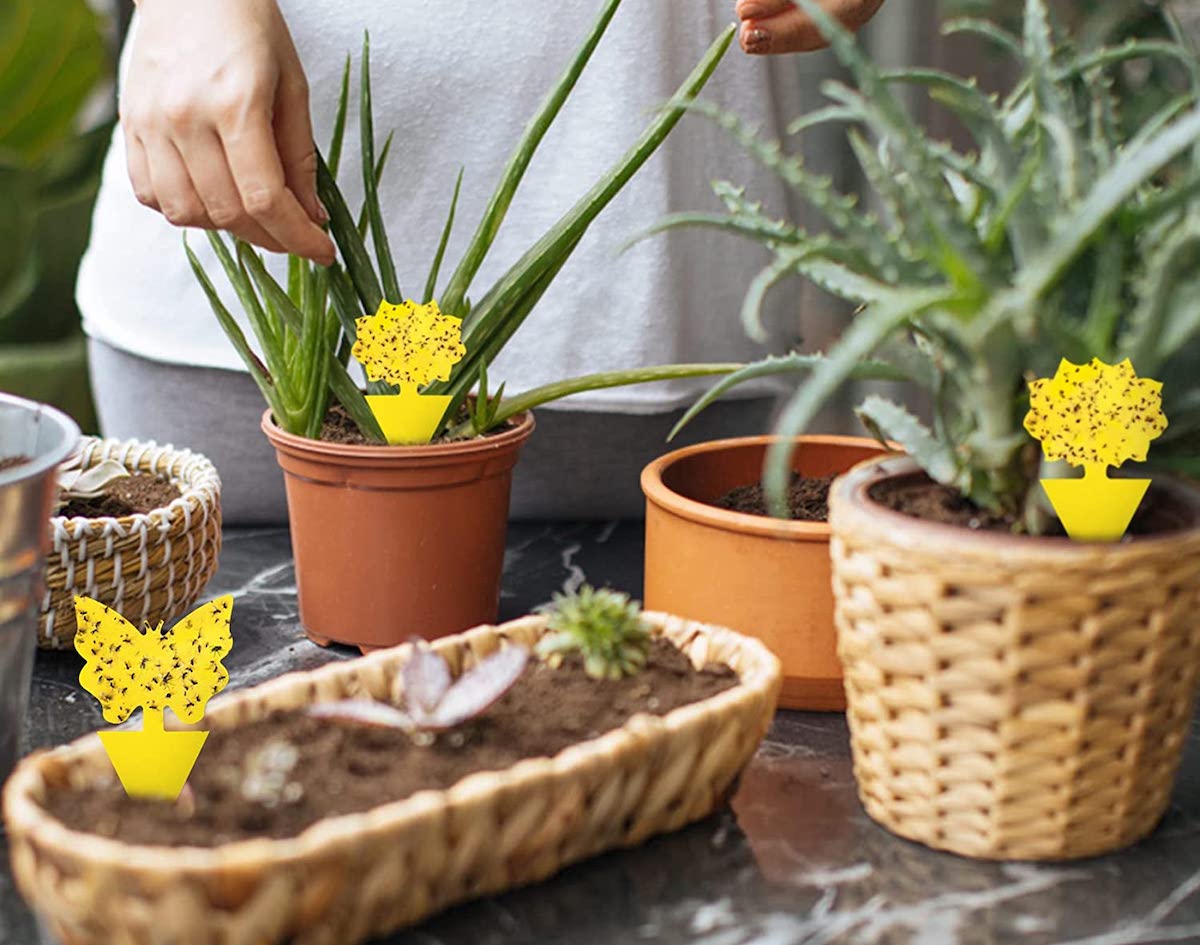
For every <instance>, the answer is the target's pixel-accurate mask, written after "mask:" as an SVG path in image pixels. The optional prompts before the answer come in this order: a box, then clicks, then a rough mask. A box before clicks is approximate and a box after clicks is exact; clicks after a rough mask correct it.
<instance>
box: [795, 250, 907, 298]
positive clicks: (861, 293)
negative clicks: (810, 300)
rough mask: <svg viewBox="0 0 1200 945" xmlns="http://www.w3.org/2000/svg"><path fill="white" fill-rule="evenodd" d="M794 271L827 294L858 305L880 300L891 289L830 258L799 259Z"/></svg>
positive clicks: (887, 294) (889, 292)
mask: <svg viewBox="0 0 1200 945" xmlns="http://www.w3.org/2000/svg"><path fill="white" fill-rule="evenodd" d="M796 271H797V272H799V273H800V274H801V275H802V276H804V277H805V278H806V279H808V280H809V281H810V282H812V283H813V284H814V285H816V286H817V287H818V288H821V289H824V290H825V291H826V292H828V293H829V294H830V295H834V296H837V297H838V298H840V299H845V300H847V301H849V302H855V303H857V304H860V305H867V304H872V303H874V302H879V301H882V300H883V299H884V298H887V297H888V296H889V295H890V294H891V292H892V288H893V287H892V286H890V285H888V284H887V283H885V282H880V281H878V280H877V279H872V278H871V277H870V276H864V275H862V274H861V273H859V272H856V271H854V270H853V269H851V268H850V267H848V266H846V265H844V264H842V263H840V262H837V261H836V260H832V259H826V258H807V259H801V260H798V261H797V263H796Z"/></svg>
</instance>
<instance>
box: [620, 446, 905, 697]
mask: <svg viewBox="0 0 1200 945" xmlns="http://www.w3.org/2000/svg"><path fill="white" fill-rule="evenodd" d="M774 440H775V437H771V436H754V437H744V438H740V439H732V440H716V441H713V442H710V443H701V444H699V445H697V446H690V447H687V448H685V449H681V450H677V451H675V452H673V453H668V454H667V455H666V456H663V457H660V458H659V459H657V460H655V461H654V462H653V463H651V464H650V465H649V466H647V467H646V468H645V469H644V470H643V471H642V491H643V492H644V493H645V494H646V587H645V593H644V598H645V605H646V607H647V608H648V609H650V610H660V611H664V612H667V613H673V614H680V615H681V616H685V617H687V618H689V619H692V620H699V621H703V622H705V623H713V624H717V625H719V626H724V627H731V628H733V629H735V630H737V631H738V632H740V633H744V634H747V635H748V636H753V637H757V638H758V639H760V640H762V641H763V642H764V643H765V644H766V645H767V646H768V647H770V649H771V650H772V651H773V652H774V653H775V654H776V655H777V656H778V657H779V658H780V660H781V661H782V663H783V689H782V692H781V694H780V698H779V705H780V706H782V707H783V708H788V709H810V710H818V711H832V710H838V711H840V710H842V709H844V708H845V707H846V697H845V693H844V692H843V690H842V668H841V664H840V663H839V662H838V658H837V637H836V633H835V630H834V624H833V591H832V586H831V583H830V566H829V526H828V525H827V524H826V523H824V522H796V521H786V520H782V519H775V518H768V517H765V516H759V515H748V514H745V513H742V512H729V511H726V510H724V509H719V508H717V507H715V506H714V505H712V504H711V503H712V502H714V501H715V500H716V499H718V498H720V497H721V496H723V495H724V494H725V493H727V492H729V491H730V490H731V489H735V488H737V487H738V486H744V485H746V484H747V483H751V482H755V481H757V480H758V479H760V478H761V476H762V469H763V460H764V458H765V455H766V450H767V447H768V446H769V445H770V444H771V443H772V442H773V441H774ZM797 444H798V445H797V449H796V452H795V455H794V456H793V458H792V465H793V468H794V469H795V470H796V471H797V472H800V473H802V474H803V475H805V476H829V475H839V474H841V473H843V472H845V471H847V470H848V469H850V468H851V467H852V466H854V465H856V464H857V463H859V462H862V461H863V460H866V459H870V458H872V457H874V456H878V455H880V454H881V453H882V452H883V449H882V448H881V447H880V446H879V444H878V443H877V442H875V441H874V440H869V439H865V438H861V437H851V436H804V437H799V438H797Z"/></svg>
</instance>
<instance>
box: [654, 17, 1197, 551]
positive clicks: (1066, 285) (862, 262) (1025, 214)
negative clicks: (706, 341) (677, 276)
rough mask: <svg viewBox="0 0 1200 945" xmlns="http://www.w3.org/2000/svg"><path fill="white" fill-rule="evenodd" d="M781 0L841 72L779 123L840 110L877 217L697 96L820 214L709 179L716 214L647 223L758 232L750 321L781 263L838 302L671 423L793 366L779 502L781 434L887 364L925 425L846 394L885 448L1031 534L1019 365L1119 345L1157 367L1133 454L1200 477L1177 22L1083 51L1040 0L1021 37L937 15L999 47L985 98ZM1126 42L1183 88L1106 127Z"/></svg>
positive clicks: (1191, 120) (754, 330) (1188, 96)
mask: <svg viewBox="0 0 1200 945" xmlns="http://www.w3.org/2000/svg"><path fill="white" fill-rule="evenodd" d="M798 2H799V3H801V5H802V6H803V7H804V8H805V9H806V10H808V11H809V12H810V14H811V15H812V16H813V18H814V20H815V21H816V22H817V23H818V24H819V26H820V28H821V29H822V30H823V32H824V33H825V35H826V36H827V37H828V39H829V40H830V41H831V44H832V46H833V49H834V50H835V52H836V54H837V56H838V57H839V58H840V60H841V62H842V63H843V64H844V65H845V66H846V67H847V69H848V70H849V72H850V73H851V74H852V76H853V78H854V86H850V85H847V84H843V83H840V82H830V83H827V84H826V85H825V86H824V91H825V94H826V95H827V97H828V99H829V104H828V105H827V106H825V107H823V108H821V109H819V110H817V111H815V112H814V113H812V114H809V115H807V116H805V117H803V118H801V119H800V120H799V121H798V122H796V124H795V125H794V126H793V131H795V132H797V133H800V132H802V130H803V129H804V128H806V127H811V126H813V125H815V124H817V123H822V122H842V123H845V124H846V125H848V129H849V130H848V135H849V140H850V144H851V146H852V147H853V150H854V153H855V155H856V157H857V160H858V162H859V163H860V165H861V167H862V170H863V172H864V174H865V177H866V179H867V180H868V181H869V184H870V188H871V190H872V197H874V198H875V201H876V202H877V204H878V205H879V207H880V208H881V211H880V216H877V215H876V214H874V213H871V212H868V211H867V210H865V209H864V208H863V207H862V206H861V205H860V204H859V202H858V201H856V200H855V199H854V198H853V197H851V196H848V195H845V194H840V193H837V192H835V190H834V189H833V187H832V184H831V182H830V181H829V180H828V179H825V178H822V177H819V176H817V175H815V174H813V173H812V172H810V171H809V170H808V169H807V168H806V166H805V164H804V162H803V160H802V159H800V158H799V157H795V156H791V155H789V154H787V153H786V152H784V150H783V149H782V148H781V147H780V146H779V144H777V143H774V142H769V141H764V140H763V139H761V138H760V137H759V136H758V135H757V133H756V132H755V131H753V130H752V129H749V128H747V127H746V126H745V125H744V124H743V123H742V122H741V121H739V119H738V118H737V117H736V116H734V115H732V114H729V113H727V112H723V111H720V110H717V109H714V108H711V107H708V106H703V105H698V106H696V107H698V108H701V109H702V110H704V111H706V112H707V113H708V114H709V115H710V116H711V117H712V118H714V119H715V120H716V121H718V122H720V123H721V124H722V125H723V126H724V127H726V128H727V129H728V130H729V131H730V132H731V133H732V134H734V135H735V136H737V137H738V138H739V139H740V140H741V141H742V142H743V143H744V144H745V146H746V147H747V148H748V149H750V151H751V152H752V153H753V154H755V155H756V156H757V157H758V158H759V159H761V160H762V161H763V162H764V163H765V164H767V165H769V166H770V167H772V168H774V169H775V170H776V171H777V172H778V173H779V175H780V176H781V177H782V178H783V179H784V180H785V181H786V182H787V183H788V184H789V185H791V186H792V187H793V188H794V189H795V190H796V191H797V192H798V193H799V194H800V195H801V196H802V197H803V198H805V199H806V200H807V202H808V203H810V204H811V205H812V206H813V207H814V208H815V209H816V210H818V211H820V213H821V214H822V215H823V216H824V218H825V220H826V221H827V223H828V227H827V228H826V229H824V230H823V231H822V232H820V233H811V232H806V231H805V230H803V229H801V228H800V227H798V226H795V225H793V224H791V223H790V222H788V221H786V220H779V219H775V218H773V217H771V216H770V215H769V214H767V213H766V212H765V211H764V209H763V208H762V207H761V206H760V205H759V204H757V203H755V202H753V201H752V200H751V199H749V198H748V197H747V195H745V194H744V192H743V191H742V190H741V189H740V188H737V187H735V186H733V185H731V184H728V183H722V184H718V185H717V188H716V191H717V195H718V197H719V198H720V199H721V201H722V202H723V204H724V206H725V208H726V211H727V212H726V213H718V214H704V213H688V214H683V215H679V216H676V217H672V218H669V219H667V220H665V221H663V222H662V223H661V225H659V226H658V227H655V231H657V230H661V229H664V228H669V227H673V226H694V225H703V226H713V227H719V228H721V229H724V230H727V231H730V232H733V233H736V234H740V235H743V236H747V237H750V238H752V239H755V240H758V241H760V242H761V243H763V244H764V245H765V246H766V247H767V248H768V249H769V250H770V252H771V253H772V256H773V260H772V262H771V264H770V265H769V266H768V267H767V268H766V269H764V270H763V272H762V274H761V275H760V276H759V277H758V278H757V279H756V280H754V282H753V284H752V285H751V286H750V288H749V291H748V293H747V296H746V300H745V304H744V308H743V312H742V315H743V318H744V321H745V324H746V328H747V330H748V331H749V332H750V333H751V334H752V335H760V334H761V333H762V330H763V328H762V324H761V320H760V310H761V305H762V300H763V297H764V296H765V295H766V293H767V292H768V291H769V290H770V289H771V288H772V286H774V285H776V284H777V283H778V282H779V281H781V280H782V279H783V278H784V277H785V276H787V275H789V274H792V273H798V274H801V275H803V276H805V277H807V278H809V279H811V280H813V281H814V282H815V283H817V284H818V285H820V286H821V287H823V288H824V289H826V290H827V291H829V292H830V293H832V294H833V295H835V296H838V297H840V298H842V299H845V300H848V301H850V302H852V303H854V305H855V306H857V309H856V312H855V314H854V315H853V317H852V318H851V320H850V321H849V322H848V324H847V325H846V327H845V329H844V330H843V331H842V333H841V336H840V338H839V339H838V340H837V341H836V342H835V343H834V344H833V345H832V346H831V347H830V349H829V350H828V352H826V353H823V354H814V355H793V356H791V357H788V358H777V359H772V360H770V361H767V362H763V363H761V364H756V365H751V366H749V367H747V368H745V369H744V370H742V371H739V372H735V373H734V374H731V375H730V376H728V377H726V378H724V379H722V380H721V381H720V382H719V383H718V384H717V385H716V386H715V387H714V388H713V389H712V390H711V391H709V393H708V394H706V395H705V396H704V397H703V398H702V399H701V400H700V401H699V402H698V403H697V404H695V405H694V406H693V408H692V410H691V411H690V412H689V413H688V414H687V415H686V416H685V418H684V419H683V421H681V424H682V423H686V422H688V420H690V419H691V418H692V417H694V416H695V414H696V413H697V412H698V411H700V410H702V409H704V407H706V406H707V405H708V404H710V403H712V402H713V401H714V400H715V399H716V398H717V397H719V396H720V395H721V394H723V393H724V392H725V391H727V390H729V389H730V388H731V387H733V386H735V385H736V384H739V383H741V382H742V381H743V380H745V379H748V378H750V377H759V376H763V375H764V374H785V373H792V374H796V375H798V376H799V377H800V378H801V383H800V384H799V387H798V389H797V391H796V392H795V394H794V395H793V397H792V398H791V400H790V402H789V404H788V405H787V407H786V409H785V410H784V412H783V414H782V415H781V419H780V422H779V426H778V432H779V433H780V434H782V435H783V436H784V437H785V438H786V439H784V440H781V441H780V442H779V443H778V444H777V445H776V446H775V447H774V448H773V449H772V450H771V452H770V454H769V456H768V459H767V465H766V469H765V471H764V483H765V485H766V487H767V492H768V495H769V498H770V501H771V505H772V509H773V511H774V512H775V514H778V515H783V514H785V513H784V508H785V506H784V498H783V493H784V488H785V485H786V482H787V477H788V473H789V459H790V454H791V451H792V446H791V442H792V441H791V440H790V437H792V436H794V435H795V434H798V433H800V432H802V431H803V430H804V429H805V428H806V427H807V425H808V424H809V423H810V422H811V421H812V419H813V417H814V416H815V414H816V413H817V411H818V410H819V408H820V407H821V406H822V404H823V403H824V402H825V401H826V400H827V399H828V398H829V397H830V396H831V395H832V394H833V393H834V392H835V391H836V390H837V389H838V388H839V387H840V386H841V385H842V384H843V383H844V382H845V381H847V380H849V379H851V378H856V377H862V378H873V377H880V378H886V379H889V380H895V379H898V378H902V379H904V380H906V381H909V382H911V383H912V384H914V385H919V386H920V387H923V388H925V389H927V390H928V391H930V392H931V394H932V402H933V411H932V413H933V417H932V421H933V422H932V426H927V425H926V424H925V423H923V422H922V421H921V420H919V419H918V418H917V417H916V416H914V415H913V414H912V413H911V412H909V411H908V410H907V409H906V408H905V407H903V406H901V405H900V404H897V403H894V402H892V401H889V400H886V399H883V398H881V397H878V396H871V397H868V398H867V399H866V400H865V401H864V402H863V403H862V404H861V405H860V406H859V407H858V414H859V416H860V417H861V419H862V420H863V422H864V423H865V424H866V426H867V427H868V428H869V429H870V430H872V431H873V432H874V433H875V434H877V435H878V436H879V437H880V438H881V439H889V440H894V441H897V442H899V443H900V444H902V445H903V446H904V448H905V449H907V450H908V452H909V453H911V455H912V456H913V457H914V458H915V459H916V460H917V461H918V462H919V463H920V464H921V466H922V467H923V468H924V470H925V471H926V472H927V473H928V474H929V476H930V477H931V478H932V479H934V480H936V481H937V482H940V483H943V484H945V485H947V486H950V487H952V488H954V489H956V490H958V491H959V492H960V493H961V494H962V495H963V496H965V497H966V498H968V499H970V500H971V501H972V502H974V503H976V504H977V505H978V506H980V507H982V508H986V509H989V510H992V511H996V512H1000V513H1004V514H1006V515H1008V516H1009V517H1010V518H1011V520H1012V521H1013V522H1014V528H1015V529H1016V530H1027V531H1031V532H1035V533H1036V532H1038V531H1040V530H1041V529H1042V528H1043V527H1044V524H1045V521H1046V514H1045V510H1044V508H1043V507H1042V505H1041V502H1040V491H1039V490H1037V489H1035V488H1034V486H1035V485H1036V482H1037V479H1038V477H1039V475H1040V474H1041V473H1040V472H1039V467H1040V465H1041V461H1040V456H1039V451H1038V447H1037V444H1036V443H1035V442H1034V441H1033V440H1032V438H1031V437H1030V436H1029V435H1028V434H1027V433H1026V432H1025V431H1024V430H1023V429H1022V426H1021V418H1022V417H1023V416H1024V414H1025V412H1026V410H1027V407H1028V391H1027V381H1028V379H1030V378H1031V377H1033V376H1039V377H1045V376H1049V375H1051V374H1053V373H1054V370H1055V368H1056V366H1057V365H1058V362H1059V360H1060V359H1061V358H1064V357H1065V358H1069V359H1071V360H1073V361H1075V362H1084V361H1087V360H1089V359H1090V358H1092V357H1099V358H1101V359H1103V360H1105V361H1108V362H1110V363H1115V362H1117V361H1119V360H1121V359H1123V358H1124V357H1126V356H1128V357H1130V358H1131V359H1132V362H1133V365H1134V367H1135V368H1136V370H1137V371H1138V373H1139V374H1140V375H1141V376H1143V377H1153V378H1156V379H1159V380H1161V381H1163V382H1164V397H1165V410H1166V413H1167V416H1168V418H1169V421H1170V427H1169V428H1168V431H1167V433H1166V434H1165V435H1164V436H1163V437H1162V440H1161V441H1160V443H1161V444H1162V445H1161V446H1156V450H1155V452H1153V453H1152V454H1151V457H1150V458H1151V460H1152V461H1157V462H1160V463H1162V464H1164V465H1171V464H1173V465H1175V466H1176V468H1182V469H1185V470H1186V469H1190V470H1192V471H1193V472H1197V473H1200V460H1198V459H1197V457H1200V277H1198V276H1197V272H1198V271H1200V270H1198V269H1197V265H1196V264H1197V261H1198V260H1200V98H1198V94H1197V88H1198V86H1200V81H1198V77H1200V64H1198V62H1197V59H1196V55H1195V53H1194V51H1193V50H1192V49H1191V48H1190V47H1189V46H1188V45H1187V42H1186V39H1185V37H1184V36H1183V35H1182V33H1177V34H1176V37H1175V39H1174V40H1172V41H1170V42H1165V41H1145V42H1141V41H1135V42H1130V43H1126V44H1122V45H1119V46H1116V47H1113V48H1101V49H1094V50H1091V51H1088V52H1081V51H1079V50H1078V49H1077V48H1076V47H1075V46H1074V45H1073V44H1072V42H1071V41H1070V40H1069V38H1068V37H1065V36H1064V35H1062V34H1061V32H1059V31H1057V30H1056V29H1055V28H1054V27H1053V26H1052V24H1051V21H1050V17H1049V14H1048V11H1047V9H1046V5H1045V3H1044V2H1043V0H1027V3H1026V4H1025V12H1024V25H1023V35H1021V36H1017V35H1014V34H1011V33H1009V32H1008V31H1006V30H1004V29H1003V28H1002V27H1000V26H998V25H996V24H993V23H989V22H983V21H959V22H950V23H948V24H947V26H946V29H947V31H950V32H953V31H956V30H968V31H972V32H975V33H979V34H981V35H983V36H984V37H986V38H988V39H989V40H991V41H994V42H995V43H996V44H997V45H998V47H999V48H1000V49H1001V50H1002V51H1004V52H1005V53H1006V54H1009V55H1012V56H1014V57H1015V58H1016V60H1017V64H1018V66H1019V70H1020V77H1019V80H1018V81H1017V82H1016V84H1015V86H1014V87H1013V88H1012V89H1011V90H1010V91H1009V92H1008V94H1006V95H1003V96H999V95H989V94H985V93H984V92H983V91H982V90H980V89H979V88H978V87H977V86H976V84H975V83H974V81H972V80H971V79H964V78H961V77H959V76H956V75H952V74H948V73H945V72H942V71H937V70H933V69H906V70H900V71H887V70H884V69H882V68H881V67H879V66H877V65H875V64H874V63H872V62H871V61H870V60H869V59H867V58H866V56H864V55H863V53H862V52H860V50H859V48H858V47H857V45H856V44H855V41H854V39H853V38H852V37H851V35H850V34H849V33H847V32H846V31H845V30H844V29H842V28H841V27H840V26H839V25H838V24H837V23H836V22H834V21H833V20H832V18H830V17H829V16H827V15H825V14H824V12H823V11H822V10H821V9H820V8H819V7H818V6H817V4H815V3H813V2H811V0H798ZM1143 57H1151V58H1154V59H1156V60H1162V61H1164V62H1166V63H1167V64H1169V65H1171V66H1172V67H1174V68H1175V69H1176V70H1177V71H1179V72H1180V73H1181V75H1182V76H1183V77H1184V79H1185V80H1186V81H1185V83H1184V85H1185V88H1186V91H1185V92H1183V93H1181V94H1180V95H1179V96H1178V97H1177V98H1175V99H1173V100H1172V101H1171V102H1170V103H1169V104H1168V105H1167V106H1165V107H1163V108H1161V109H1159V110H1158V111H1157V112H1156V113H1155V114H1154V115H1153V116H1152V117H1150V118H1148V119H1146V120H1145V121H1143V122H1141V123H1140V124H1138V125H1137V126H1136V127H1135V128H1134V129H1133V130H1131V131H1126V130H1124V126H1123V125H1122V123H1121V122H1120V121H1119V120H1118V116H1119V114H1120V108H1121V104H1122V103H1121V101H1120V100H1119V98H1118V97H1117V96H1115V95H1114V94H1113V84H1112V82H1111V81H1110V77H1109V73H1110V70H1111V69H1113V68H1114V67H1118V66H1120V65H1121V64H1122V63H1125V62H1128V61H1130V60H1133V59H1137V58H1143ZM901 85H916V86H919V87H922V88H924V89H925V90H926V91H927V92H928V94H929V95H930V96H931V98H933V99H934V100H936V101H937V102H938V103H940V104H941V105H943V106H944V107H946V108H948V109H949V110H950V111H952V112H953V113H954V114H955V115H956V116H957V117H958V118H959V119H960V120H961V121H962V124H963V125H964V126H965V127H966V129H968V130H969V132H970V134H971V136H972V138H973V139H974V145H973V147H972V148H971V149H969V150H965V151H960V150H956V149H954V148H952V147H951V146H950V145H949V144H946V143H943V142H939V141H935V140H932V139H931V138H930V137H929V136H928V135H927V134H926V133H925V131H924V129H923V128H922V127H921V126H920V125H919V124H918V123H916V122H915V121H914V119H913V118H912V117H911V116H910V114H909V112H908V111H906V109H905V108H904V107H903V105H902V104H901V101H900V98H899V97H898V95H897V87H898V86H901Z"/></svg>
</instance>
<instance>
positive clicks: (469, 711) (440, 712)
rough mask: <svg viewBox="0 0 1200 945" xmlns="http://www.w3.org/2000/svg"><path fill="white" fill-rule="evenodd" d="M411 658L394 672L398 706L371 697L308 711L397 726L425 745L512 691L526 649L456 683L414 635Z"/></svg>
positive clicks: (509, 651) (511, 650)
mask: <svg viewBox="0 0 1200 945" xmlns="http://www.w3.org/2000/svg"><path fill="white" fill-rule="evenodd" d="M409 643H410V644H411V646H412V656H410V657H409V659H408V662H406V663H405V664H404V667H403V669H402V670H401V673H400V681H401V684H402V689H401V700H402V701H403V705H402V707H397V706H394V705H389V704H388V703H386V702H376V701H374V700H372V699H343V700H341V701H339V702H325V703H321V704H319V705H315V706H313V707H312V708H310V709H309V710H308V711H309V715H312V716H315V717H317V718H326V719H341V720H343V721H347V722H357V723H359V724H362V725H376V726H382V727H385V728H397V729H401V730H403V731H406V732H408V733H409V734H410V735H413V736H415V740H417V741H420V742H422V743H424V744H429V743H430V742H431V741H432V738H433V736H434V735H435V734H437V733H439V732H446V731H449V730H451V729H454V728H457V727H458V726H459V725H462V724H463V723H464V722H468V721H470V720H471V719H474V718H477V717H478V716H480V715H482V714H483V713H484V712H485V711H487V710H488V709H489V708H490V707H491V706H492V705H494V704H495V702H496V700H498V699H499V698H500V697H501V696H503V695H504V694H505V693H506V692H508V690H509V689H511V688H512V687H513V685H514V684H515V683H516V681H517V680H518V679H520V678H521V673H523V672H524V671H525V666H526V664H527V663H528V662H529V650H527V649H526V648H525V647H523V646H516V645H514V646H507V647H505V648H504V649H502V650H498V651H497V652H495V653H493V654H492V655H491V656H489V657H487V658H486V659H484V660H481V661H480V662H479V663H478V664H476V665H475V666H474V667H473V668H472V669H469V670H467V672H465V673H463V674H462V675H461V676H459V677H458V679H453V678H452V677H451V675H450V667H449V665H448V664H447V663H446V661H445V659H443V658H442V657H441V656H440V655H439V654H438V653H436V652H435V651H434V650H433V649H432V648H431V647H430V646H429V644H428V643H426V642H425V641H424V640H422V639H421V638H420V637H413V638H411V639H410V640H409Z"/></svg>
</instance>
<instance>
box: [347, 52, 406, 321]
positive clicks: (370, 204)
mask: <svg viewBox="0 0 1200 945" xmlns="http://www.w3.org/2000/svg"><path fill="white" fill-rule="evenodd" d="M360 65H361V74H360V77H359V101H358V129H359V136H360V138H361V144H362V180H363V195H364V199H365V201H366V207H367V219H368V220H369V221H370V230H371V240H372V242H373V244H374V246H375V262H376V264H377V265H378V267H379V278H380V280H381V281H382V283H383V294H384V296H385V297H386V298H387V299H388V300H389V301H391V302H396V303H400V302H403V301H404V296H403V295H402V294H401V293H400V285H399V283H398V282H397V280H396V264H395V262H393V260H392V248H391V246H389V245H388V238H387V229H386V227H385V226H384V222H383V211H382V210H381V209H380V206H379V187H378V183H377V181H376V179H375V119H374V115H373V114H372V107H371V39H370V36H369V35H368V34H366V33H364V34H363V47H362V63H361V64H360Z"/></svg>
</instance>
